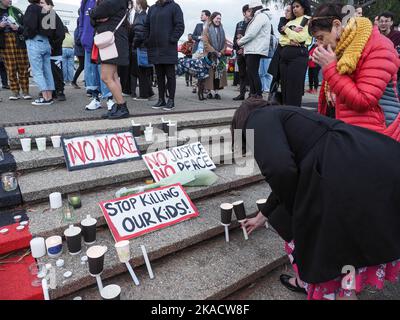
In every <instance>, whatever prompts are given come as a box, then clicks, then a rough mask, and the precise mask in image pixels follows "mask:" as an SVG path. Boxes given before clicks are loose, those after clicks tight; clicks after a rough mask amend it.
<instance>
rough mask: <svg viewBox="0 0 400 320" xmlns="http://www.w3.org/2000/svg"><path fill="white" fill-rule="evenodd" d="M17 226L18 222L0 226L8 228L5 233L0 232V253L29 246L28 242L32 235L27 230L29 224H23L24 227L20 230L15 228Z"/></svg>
mask: <svg viewBox="0 0 400 320" xmlns="http://www.w3.org/2000/svg"><path fill="white" fill-rule="evenodd" d="M18 226H19V223H15V224H11V225H8V226H4V227H2V228H0V229H4V228H7V229H8V230H9V232H8V233H7V234H5V235H2V234H0V255H3V254H6V253H9V252H13V251H16V250H20V249H24V248H29V242H30V241H31V240H32V235H31V233H30V231H29V225H28V226H25V229H24V230H22V231H17V230H16V228H17V227H18Z"/></svg>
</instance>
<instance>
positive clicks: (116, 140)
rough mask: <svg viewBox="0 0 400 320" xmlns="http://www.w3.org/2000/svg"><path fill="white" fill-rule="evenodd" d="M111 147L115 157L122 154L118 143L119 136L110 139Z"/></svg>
mask: <svg viewBox="0 0 400 320" xmlns="http://www.w3.org/2000/svg"><path fill="white" fill-rule="evenodd" d="M110 145H111V150H112V151H113V154H114V156H115V157H119V156H120V155H121V153H122V150H121V147H120V145H119V143H118V136H116V137H113V138H111V139H110ZM115 147H116V148H115ZM117 151H118V154H117Z"/></svg>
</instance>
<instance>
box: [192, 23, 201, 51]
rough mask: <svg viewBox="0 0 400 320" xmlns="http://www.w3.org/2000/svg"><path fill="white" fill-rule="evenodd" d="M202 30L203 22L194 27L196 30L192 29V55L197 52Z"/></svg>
mask: <svg viewBox="0 0 400 320" xmlns="http://www.w3.org/2000/svg"><path fill="white" fill-rule="evenodd" d="M203 29H204V24H203V22H202V23H198V24H197V25H196V28H194V31H193V35H192V38H193V40H194V41H195V44H194V46H193V53H195V52H196V51H197V48H198V47H199V42H200V38H201V35H202V34H203Z"/></svg>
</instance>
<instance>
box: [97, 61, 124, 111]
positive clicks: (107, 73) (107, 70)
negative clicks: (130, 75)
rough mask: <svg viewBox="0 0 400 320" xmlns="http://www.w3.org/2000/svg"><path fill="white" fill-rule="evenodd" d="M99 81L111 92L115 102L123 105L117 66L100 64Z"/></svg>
mask: <svg viewBox="0 0 400 320" xmlns="http://www.w3.org/2000/svg"><path fill="white" fill-rule="evenodd" d="M101 80H103V82H104V83H105V84H106V85H107V87H108V89H109V90H110V91H111V93H112V95H113V97H114V100H115V102H116V103H117V104H120V105H121V104H124V103H125V100H124V98H123V96H122V87H121V82H120V81H119V77H118V71H117V66H116V65H113V64H102V65H101Z"/></svg>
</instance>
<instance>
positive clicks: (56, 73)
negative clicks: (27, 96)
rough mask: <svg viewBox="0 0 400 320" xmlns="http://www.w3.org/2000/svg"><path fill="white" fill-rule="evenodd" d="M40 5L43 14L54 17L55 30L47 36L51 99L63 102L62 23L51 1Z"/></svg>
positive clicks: (42, 0)
mask: <svg viewBox="0 0 400 320" xmlns="http://www.w3.org/2000/svg"><path fill="white" fill-rule="evenodd" d="M40 5H41V6H42V8H43V10H44V12H47V13H48V14H49V15H50V16H51V17H54V21H55V29H54V30H52V32H51V34H49V41H50V46H51V57H50V63H51V72H52V74H53V79H54V85H55V90H54V92H53V99H54V100H57V101H65V100H66V98H65V94H64V87H65V83H64V74H63V61H62V60H63V58H62V53H63V51H62V44H63V41H64V39H65V29H64V23H63V22H62V20H61V19H60V17H59V16H58V14H57V13H56V12H55V10H54V3H53V0H41V1H40Z"/></svg>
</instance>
